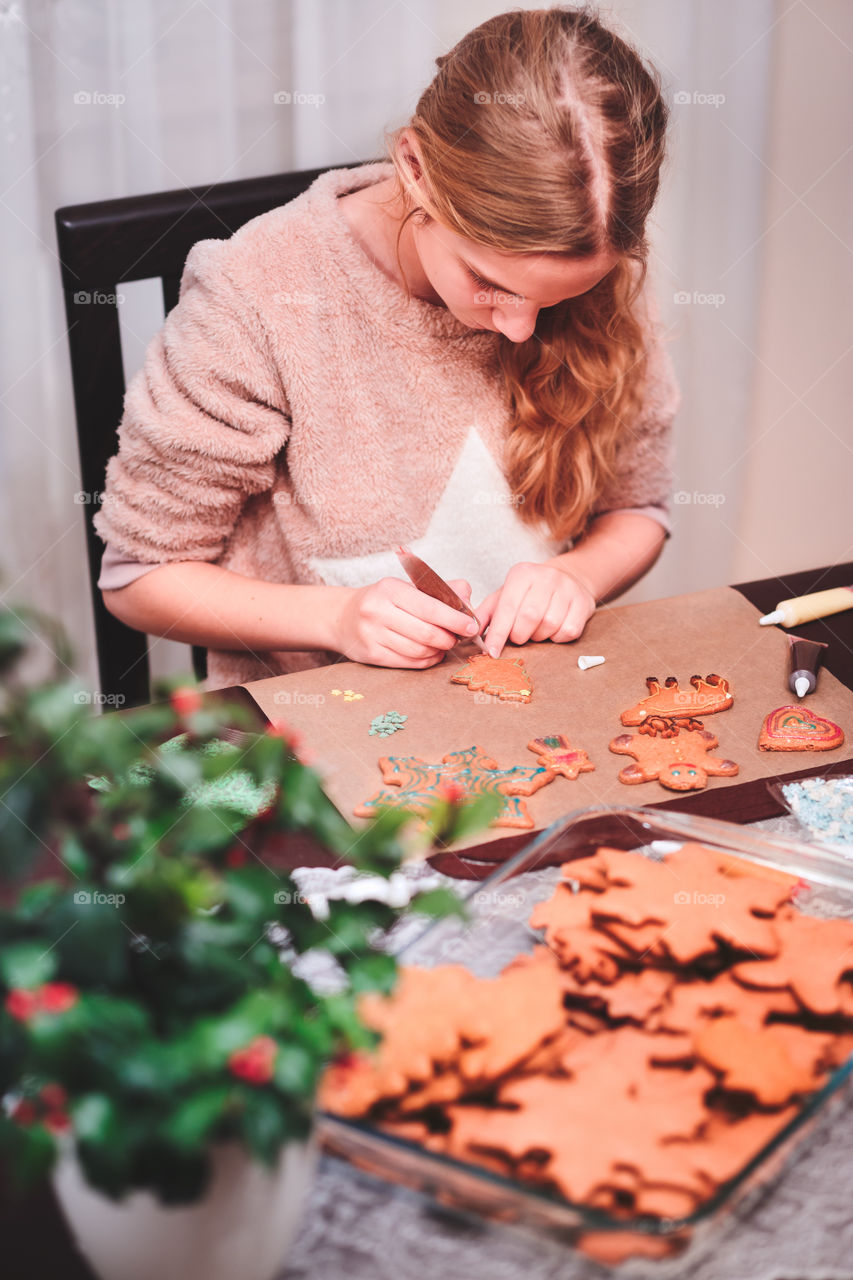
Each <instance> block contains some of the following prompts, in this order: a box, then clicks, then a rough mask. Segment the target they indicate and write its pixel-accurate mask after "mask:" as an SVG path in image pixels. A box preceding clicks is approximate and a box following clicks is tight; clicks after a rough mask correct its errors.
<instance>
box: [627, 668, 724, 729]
mask: <svg viewBox="0 0 853 1280" xmlns="http://www.w3.org/2000/svg"><path fill="white" fill-rule="evenodd" d="M690 683H691V684H692V686H693V689H692V691H691V690H688V689H680V688H679V685H678V680H677V679H676V678H675V676H667V678H666V679H665V680H664V682H663V684H661V682H660V681H659V680H658V678H657V676H647V677H646V685H647V686H648V690H649V696H648V697H647V698H643V699H642V700H641V701H640V702H638V703H637V704H636V706H633V707H629V708H628V710H627V711H623V712H622V716H621V720H622V723H623V724H627V725H636V724H643V723H644V721H645V720H646V719H647V718H648V717H649V716H664V717H668V718H670V719H673V720H689V719H692V718H693V717H694V716H697V717H698V716H710V715H713V714H714V712H715V711H725V710H726V708H727V707H730V706H731V705H732V703H733V702H734V698H733V697H732V692H731V689H730V687H729V682H728V680H726V679H725V677H724V676H716V675H709V676H705V677H704V678H703V677H702V676H691V677H690Z"/></svg>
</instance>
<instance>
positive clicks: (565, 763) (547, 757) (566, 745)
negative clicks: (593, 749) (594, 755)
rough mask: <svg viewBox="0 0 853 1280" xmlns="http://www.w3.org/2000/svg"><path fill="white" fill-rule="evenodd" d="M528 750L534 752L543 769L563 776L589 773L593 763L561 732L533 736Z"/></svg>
mask: <svg viewBox="0 0 853 1280" xmlns="http://www.w3.org/2000/svg"><path fill="white" fill-rule="evenodd" d="M527 750H528V751H534V752H535V753H536V759H537V762H538V763H539V764H541V765H542V767H543V769H550V770H551V772H552V773H559V774H562V776H563V777H564V778H569V779H571V780H574V779H575V778H577V776H578V774H581V773H590V772H591V771H592V770H593V769H594V768H595V765H594V764H591V763H590V759H589V756H588V755H587V754H586V752H585V751H581V750H580V749H579V748H576V747H573V746H572V744H571V743H570V742H569V740H568V738H567V737H566V736H565V734H563V733H550V734H548V735H547V737H544V738H534V739H533V741H532V742H528V744H527Z"/></svg>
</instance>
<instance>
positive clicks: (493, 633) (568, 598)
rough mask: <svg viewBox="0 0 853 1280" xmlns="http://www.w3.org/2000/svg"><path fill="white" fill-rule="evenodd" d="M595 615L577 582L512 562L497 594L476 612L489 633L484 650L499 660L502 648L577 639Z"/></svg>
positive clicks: (546, 567)
mask: <svg viewBox="0 0 853 1280" xmlns="http://www.w3.org/2000/svg"><path fill="white" fill-rule="evenodd" d="M594 613H595V596H594V595H593V594H592V592H591V591H590V590H589V588H588V587H587V586H585V585H584V584H583V583H582V582H580V581H579V580H578V579H577V578H573V577H572V576H571V575H570V574H568V573H566V571H565V570H564V569H557V568H555V567H554V565H552V564H526V563H522V564H515V565H513V567H512V568H511V569H510V571H509V573H508V574H507V576H506V581H505V582H504V584H503V586H502V587H501V588H500V590H498V591H493V592H492V594H491V595H490V596H486V598H485V600H484V601H483V603H482V604H481V605H480V607H479V608H478V609H477V610H476V614H477V617H478V618H479V619H480V621H481V622H482V623H483V625H484V626H485V624H486V623H488V624H489V632H488V635H487V636H486V637H485V643H486V648H487V649H488V651H489V653H490V654H491V655H492V656H493V657H497V656H498V654H500V652H501V650H502V649H503V647H504V645H505V644H506V642H507V640H511V641H512V642H513V644H526V643H527V641H528V640H554V641H555V642H556V643H557V644H563V643H565V642H566V641H567V640H577V638H578V636H579V635H581V634H582V632H583V629H584V627H585V626H586V624H587V622H588V621H589V619H590V618H591V617H592V615H593V614H594Z"/></svg>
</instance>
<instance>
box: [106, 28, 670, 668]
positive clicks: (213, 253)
mask: <svg viewBox="0 0 853 1280" xmlns="http://www.w3.org/2000/svg"><path fill="white" fill-rule="evenodd" d="M437 66H438V74H437V75H436V77H435V79H434V80H433V82H432V83H431V84H430V85H429V87H428V88H427V89H426V90H425V92H424V93H423V95H422V96H421V98H420V101H419V102H418V105H417V109H416V111H415V114H414V116H413V117H412V119H411V120H410V121H409V123H408V124H407V125H406V126H405V127H403V128H401V129H398V130H396V131H395V132H392V133H390V134H388V135H387V136H386V144H387V153H388V159H387V160H384V161H379V162H375V163H369V164H365V165H360V166H356V167H354V168H350V169H341V170H333V171H329V172H326V173H323V174H321V175H320V177H318V178H317V179H316V181H315V182H314V183H313V184H312V185H311V187H310V188H309V189H308V190H307V191H306V192H305V193H304V194H303V195H301V196H299V197H298V198H297V199H295V200H293V201H291V202H290V203H288V204H287V205H285V206H283V207H281V208H278V209H274V210H273V211H272V212H270V213H267V214H264V215H263V216H261V217H259V218H255V219H254V220H253V221H252V222H250V223H248V224H247V225H246V226H245V227H243V228H242V229H241V230H240V231H239V232H237V234H236V235H234V236H232V237H231V238H230V239H229V240H224V241H218V240H206V241H202V242H201V243H199V244H197V245H196V246H195V247H194V248H193V250H192V252H191V253H190V255H189V257H188V259H187V263H186V267H185V270H184V275H183V279H182V284H181V297H180V302H179V304H178V306H177V307H176V308H175V309H174V310H173V311H172V312H171V314H170V315H169V317H168V319H167V320H166V323H165V325H164V327H163V329H162V330H161V332H160V333H159V334H158V336H157V337H156V338H155V339H154V340H153V342H152V343H151V345H150V347H149V350H148V352H147V355H146V359H145V364H144V368H143V369H142V370H141V371H140V372H139V373H138V374H137V375H136V377H135V378H134V379H133V381H132V382H131V384H130V387H129V389H128V392H127V396H126V401H125V411H124V417H123V420H122V424H121V428H120V431H119V442H120V447H119V452H118V454H117V456H116V457H115V458H113V459H112V460H111V462H110V464H109V467H108V471H107V486H106V496H105V499H104V501H103V503H102V506H101V509H100V511H99V513H98V515H97V516H96V528H97V530H98V532H99V534H100V536H101V537H102V538H103V539H104V540H105V542H106V544H107V545H106V550H105V555H104V563H103V568H102V573H101V578H100V580H99V586H100V587H101V589H102V591H103V596H104V600H105V602H106V604H107V607H108V608H109V609H110V610H111V611H112V612H113V613H114V614H115V615H116V616H117V617H118V618H120V619H121V620H122V621H124V622H125V623H127V624H128V625H130V626H132V627H136V628H139V629H140V630H143V631H145V632H148V633H149V634H155V635H163V636H165V635H168V636H169V637H171V638H173V639H177V640H183V641H186V642H188V643H192V644H198V645H206V646H208V648H209V653H208V682H207V683H208V687H209V688H211V689H214V688H219V687H221V686H223V685H227V684H233V683H242V682H244V681H247V680H253V679H259V678H263V677H264V676H268V675H275V674H277V673H279V672H283V671H293V670H299V669H301V668H304V667H306V666H310V665H322V664H325V663H329V662H332V661H335V660H336V658H337V657H338V656H339V655H344V656H345V657H346V658H348V659H351V660H353V661H357V662H364V663H375V664H379V665H385V666H393V667H428V666H431V665H433V664H435V663H437V662H440V661H441V660H442V658H443V657H444V655H445V653H446V652H447V650H448V649H450V648H451V647H452V646H453V645H454V644H455V643H456V642H457V640H458V637H459V636H465V635H468V634H470V633H471V632H473V631H475V630H476V626H475V624H474V623H473V622H471V621H470V619H469V618H468V617H467V616H466V615H465V614H463V613H461V612H457V611H456V610H453V609H450V608H448V607H447V606H444V605H442V604H440V603H438V602H436V601H435V600H432V599H431V598H430V597H428V596H426V595H424V594H423V593H421V592H420V591H418V590H417V589H416V588H415V587H414V586H412V585H411V584H410V583H409V582H407V581H406V580H405V579H404V577H403V574H402V571H401V569H400V567H399V564H398V562H397V560H396V557H395V556H394V554H393V550H392V548H394V547H395V546H396V545H398V544H399V543H406V544H408V545H409V546H410V547H411V548H412V550H413V551H415V553H416V554H419V555H420V556H421V557H422V558H423V559H425V560H426V561H427V562H428V563H429V564H431V565H432V567H433V568H434V569H435V570H436V571H437V572H438V573H440V574H441V575H442V576H444V577H445V578H448V579H450V580H451V581H452V582H453V585H454V586H455V587H456V589H457V590H458V591H459V592H460V594H462V595H463V596H464V597H465V598H466V599H470V600H473V601H475V602H477V605H476V613H477V616H478V618H479V619H480V622H481V624H482V626H483V628H484V629H485V628H487V630H484V636H485V641H486V645H487V648H488V649H489V651H490V652H491V653H493V654H494V655H497V654H499V653H500V651H501V649H502V648H503V646H504V644H505V643H506V642H507V641H508V640H509V641H511V642H512V643H514V644H523V643H525V642H526V641H528V640H536V641H541V640H548V639H551V640H554V641H557V642H565V641H569V640H574V639H576V638H577V637H578V636H580V635H581V633H582V631H583V629H584V626H585V624H586V622H587V620H588V619H589V617H590V616H591V614H592V613H593V612H594V610H595V607H596V604H597V602H601V601H604V600H608V599H611V598H613V597H614V596H615V595H617V594H619V593H620V592H621V591H623V590H625V589H626V588H627V587H628V586H629V585H631V584H632V583H633V582H635V581H636V580H637V579H638V578H639V577H641V576H642V574H643V573H645V572H646V570H647V569H648V568H649V567H650V566H651V565H652V564H653V563H654V561H655V559H656V558H657V556H658V554H659V551H660V549H661V546H662V544H663V542H664V539H665V537H666V536H667V532H668V524H667V512H666V502H667V498H668V494H669V490H670V480H671V476H670V449H671V445H670V430H671V424H672V418H673V415H674V412H675V409H676V408H677V404H678V399H679V397H678V391H677V388H676V386H675V382H674V378H673V374H672V368H671V364H670V361H669V358H668V355H667V353H666V351H665V349H664V347H663V345H662V340H661V336H660V333H659V327H658V324H657V321H656V316H655V311H654V307H653V304H652V303H651V301H650V299H649V298H648V296H647V290H646V289H645V288H644V284H645V272H646V258H647V253H648V246H647V243H646V240H645V224H646V219H647V217H648V214H649V211H650V210H651V208H652V205H653V203H654V200H655V196H656V194H657V190H658V181H659V174H660V168H661V163H662V160H663V155H664V135H665V130H666V122H667V109H666V107H665V105H664V103H663V101H662V98H661V92H660V86H659V81H658V78H657V75H656V74H655V73H654V72H653V71H652V70H650V69H649V68H648V67H646V66H645V65H644V63H643V61H642V60H641V58H640V57H639V55H638V54H637V53H636V52H635V51H634V50H633V49H631V48H630V47H629V46H628V45H627V44H626V43H625V42H624V41H623V40H621V39H620V38H619V37H617V36H616V35H614V34H613V33H612V32H610V31H609V30H608V29H607V28H606V27H604V26H603V25H602V24H601V23H600V22H599V21H598V19H597V18H596V16H595V15H594V14H593V13H592V12H591V11H589V10H588V9H582V10H581V9H575V8H571V9H569V8H563V7H555V8H551V9H543V10H529V11H526V12H523V11H522V12H520V11H514V12H510V13H506V14H502V15H500V16H498V17H495V18H492V19H490V20H489V21H487V22H484V23H483V24H482V25H481V26H479V27H477V28H476V29H475V30H474V31H472V32H470V33H469V34H468V35H467V36H465V37H464V38H463V39H462V40H461V41H460V42H459V44H457V45H456V47H455V48H454V49H452V50H451V51H450V53H448V54H446V55H444V56H443V57H440V58H439V59H438V60H437Z"/></svg>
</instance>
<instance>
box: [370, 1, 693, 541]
mask: <svg viewBox="0 0 853 1280" xmlns="http://www.w3.org/2000/svg"><path fill="white" fill-rule="evenodd" d="M436 65H437V67H438V73H437V75H436V76H435V78H434V79H433V81H432V83H431V84H430V85H429V86H428V88H427V89H425V90H424V92H423V94H422V95H421V97H420V99H419V101H418V104H417V107H416V109H415V113H414V115H413V116H412V118H411V120H410V121H409V123H408V125H405V126H403V127H402V128H400V129H397V130H394V131H391V132H388V133H387V134H386V146H387V149H388V155H389V158H390V159H391V161H392V162H393V164H394V166H395V169H396V176H397V184H396V196H397V197H398V198H399V199H401V200H402V201H403V207H404V208H406V209H407V210H408V211H407V213H406V215H405V217H404V218H403V220H402V222H401V224H400V229H399V232H398V235H397V247H398V264H399V238H400V235H401V234H402V230H403V227H404V226H405V224H406V222H407V221H408V220H409V219H410V218H415V219H417V221H418V222H420V223H425V222H428V221H430V220H431V219H433V218H434V219H436V220H437V221H438V222H440V223H442V224H443V225H444V226H446V227H449V228H450V229H451V230H452V231H455V232H456V233H457V234H459V235H461V236H464V237H465V238H466V239H468V240H472V241H475V242H476V243H478V244H481V245H485V246H488V247H490V248H492V249H497V250H501V251H504V252H509V253H519V254H523V253H539V254H541V253H551V254H555V255H558V256H560V257H561V258H564V257H572V258H586V257H594V256H596V255H597V254H598V253H600V252H602V251H605V250H611V251H614V252H615V253H616V254H617V255H618V257H617V262H616V265H615V266H614V267H613V269H612V270H611V271H610V272H608V274H607V275H606V276H605V277H604V279H603V280H601V281H600V283H599V284H597V285H596V286H595V287H594V288H593V289H590V290H589V291H588V292H587V293H585V294H583V295H581V296H580V297H577V298H571V299H568V300H566V301H565V302H561V303H559V304H558V305H556V306H553V307H548V308H543V309H541V310H540V311H539V314H538V317H537V320H536V328H535V331H534V333H533V336H532V337H530V338H529V339H527V341H525V342H519V343H516V342H512V341H511V340H510V339H508V338H506V337H505V336H504V335H502V334H501V335H499V338H498V348H497V350H498V358H499V362H500V368H501V371H502V375H503V380H504V385H505V388H506V393H507V396H508V402H509V406H510V410H511V424H512V425H511V431H510V434H509V438H508V442H507V451H506V473H507V479H508V481H509V483H510V486H511V488H512V490H513V493H514V495H515V498H516V502H517V503H518V504H519V505H518V509H519V512H520V514H521V516H522V517H523V518H524V519H525V520H526V521H528V522H529V523H538V522H539V521H542V520H544V522H545V523H546V525H547V526H548V528H549V529H550V531H551V533H552V535H553V536H554V537H555V538H559V539H568V538H571V537H576V536H578V535H579V534H580V533H582V532H583V530H584V528H585V527H586V525H587V523H588V520H589V517H590V514H591V512H592V510H593V508H594V505H595V501H596V498H597V496H598V495H599V494H600V493H601V491H602V490H603V488H604V486H605V485H606V483H607V481H608V479H609V478H610V477H611V476H612V475H613V472H614V462H615V457H616V452H617V448H618V446H619V442H620V438H622V437H624V435H625V433H626V432H627V431H628V430H629V429H630V427H631V425H632V423H633V422H634V421H636V418H637V415H638V413H639V411H640V408H641V405H642V400H643V388H644V384H645V376H646V357H645V342H644V317H643V315H642V314H640V306H639V303H640V298H641V292H642V287H643V284H644V282H645V275H646V261H647V256H648V244H647V241H646V238H645V223H646V218H647V216H648V214H649V211H650V210H651V208H652V205H653V204H654V201H655V197H656V195H657V191H658V184H659V176H660V168H661V164H662V162H663V158H664V140H665V133H666V124H667V119H668V114H669V113H668V110H667V107H666V105H665V103H664V101H663V98H662V96H661V88H660V79H659V77H658V75H657V72H656V71H655V70H654V69H653V68H651V67H649V66H647V65H646V64H645V63H644V61H643V59H642V58H641V56H640V55H639V54H638V53H637V52H636V51H635V50H634V49H633V48H631V47H630V46H629V45H628V44H627V43H626V42H625V41H624V40H623V39H621V38H620V37H619V36H617V35H616V34H614V33H613V32H611V31H609V30H608V29H607V28H606V27H605V26H603V25H602V23H601V22H600V21H599V19H598V17H597V16H596V13H595V11H594V10H593V9H591V8H589V7H586V6H585V7H583V8H567V7H564V6H555V7H554V8H550V9H535V10H513V11H511V12H509V13H504V14H500V15H498V16H497V17H494V18H490V19H489V20H488V21H486V22H484V23H482V24H481V25H480V26H479V27H476V28H475V29H474V30H473V31H470V32H469V33H468V34H467V35H466V36H464V37H463V38H462V39H461V40H460V41H459V43H458V44H457V45H455V46H454V48H453V49H451V50H450V52H449V53H447V54H444V55H443V56H442V57H439V58H437V59H436ZM404 129H405V130H408V131H409V132H410V133H411V134H413V135H414V137H415V139H416V140H417V143H418V148H419V152H420V157H421V175H422V180H423V185H422V186H421V187H418V185H417V184H416V183H415V180H414V177H413V174H412V171H411V169H410V167H409V165H408V163H407V162H406V160H405V158H404V156H403V155H402V154H401V148H400V145H399V143H400V136H401V134H402V133H403V131H404Z"/></svg>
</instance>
